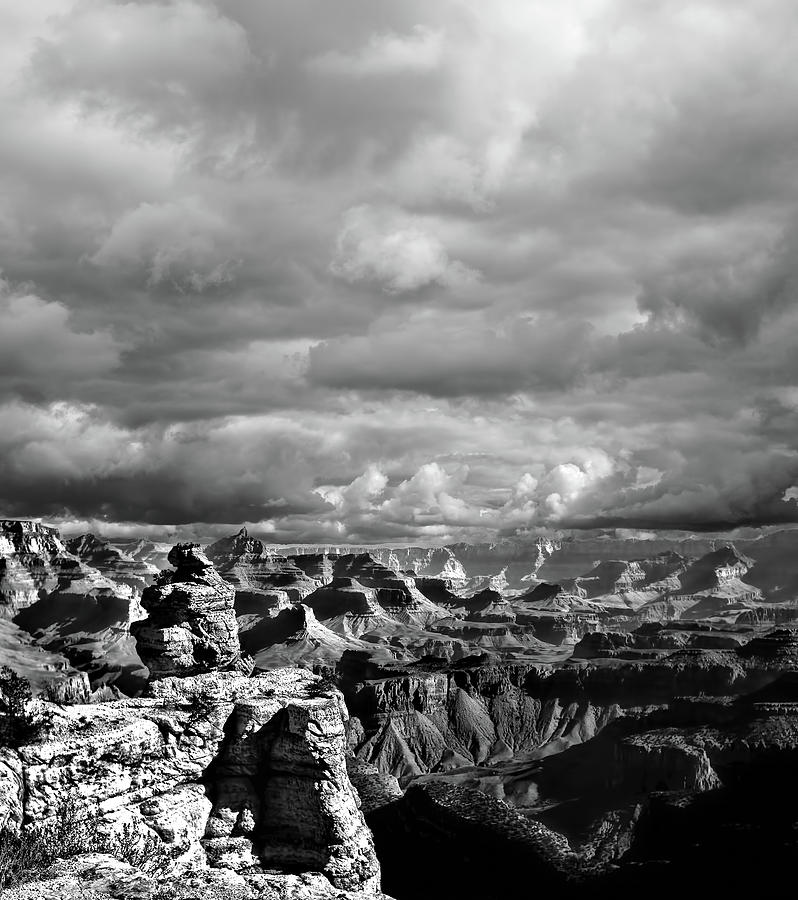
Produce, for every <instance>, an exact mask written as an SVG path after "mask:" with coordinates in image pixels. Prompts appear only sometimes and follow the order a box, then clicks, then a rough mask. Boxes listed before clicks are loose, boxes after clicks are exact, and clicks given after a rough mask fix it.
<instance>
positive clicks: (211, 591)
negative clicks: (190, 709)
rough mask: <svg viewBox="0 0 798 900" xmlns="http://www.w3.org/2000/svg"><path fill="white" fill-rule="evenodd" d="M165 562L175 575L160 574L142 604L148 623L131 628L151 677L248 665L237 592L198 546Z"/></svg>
mask: <svg viewBox="0 0 798 900" xmlns="http://www.w3.org/2000/svg"><path fill="white" fill-rule="evenodd" d="M169 562H170V563H171V564H172V565H173V566H174V567H175V571H174V572H164V573H162V574H161V576H160V577H159V578H158V580H157V582H156V583H155V584H154V585H152V586H150V587H149V588H147V589H146V590H145V591H144V594H143V596H142V598H141V605H142V606H143V607H144V609H145V610H147V612H148V613H149V616H148V618H147V619H144V620H141V621H138V622H134V623H133V625H132V626H131V632H132V634H133V635H134V636H135V638H136V645H137V649H138V653H139V656H140V657H141V659H142V661H143V662H144V664H145V665H146V666H147V667H148V669H149V670H150V677H151V678H164V677H167V676H170V675H180V676H187V675H195V674H198V673H201V672H209V671H214V670H218V669H229V668H235V667H236V666H239V665H246V663H242V657H241V645H240V643H239V639H238V623H237V622H236V616H235V609H234V603H235V590H234V589H233V588H232V587H231V586H230V585H229V584H227V582H226V581H224V580H223V579H222V578H221V576H220V575H219V574H218V573H217V572H216V570H215V569H214V568H213V564H212V563H211V561H210V560H209V559H208V558H207V556H205V554H204V553H203V552H202V551H201V550H200V548H199V547H198V546H197V545H196V544H176V545H175V546H174V547H173V548H172V550H171V551H170V553H169Z"/></svg>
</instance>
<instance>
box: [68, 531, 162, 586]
mask: <svg viewBox="0 0 798 900" xmlns="http://www.w3.org/2000/svg"><path fill="white" fill-rule="evenodd" d="M66 548H67V550H68V551H69V552H70V553H73V554H74V555H75V556H77V557H78V558H79V559H81V560H82V561H83V562H84V563H86V564H87V565H89V566H91V567H92V568H94V569H97V571H98V572H101V573H102V574H103V575H105V577H106V578H109V579H111V580H112V581H114V582H116V583H117V584H126V585H129V586H130V587H131V588H133V590H135V591H136V592H137V593H138V594H141V593H142V592H143V591H144V588H146V587H147V585H148V584H150V583H151V582H152V581H153V579H154V578H155V576H156V575H157V574H158V569H157V568H156V567H155V566H154V565H153V564H152V563H148V562H146V561H144V560H142V559H137V558H136V557H135V556H133V555H131V554H130V553H128V552H126V551H125V550H123V549H122V548H120V547H117V546H116V545H114V544H112V543H111V542H110V541H105V540H102V539H101V538H98V537H97V536H96V535H94V534H82V535H80V536H79V537H76V538H72V539H71V540H69V541H66Z"/></svg>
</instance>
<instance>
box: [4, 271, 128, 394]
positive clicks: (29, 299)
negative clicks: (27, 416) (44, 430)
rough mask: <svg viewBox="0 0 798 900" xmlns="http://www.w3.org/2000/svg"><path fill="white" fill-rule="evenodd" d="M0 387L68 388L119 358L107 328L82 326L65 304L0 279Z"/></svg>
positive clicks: (28, 391)
mask: <svg viewBox="0 0 798 900" xmlns="http://www.w3.org/2000/svg"><path fill="white" fill-rule="evenodd" d="M0 320H1V321H2V328H0V391H1V392H2V393H9V392H10V393H12V394H13V393H19V394H23V395H31V394H39V395H42V394H49V395H51V396H52V395H53V394H54V393H64V392H67V391H69V390H70V388H72V389H74V388H75V387H76V386H77V385H78V384H79V383H80V382H81V381H85V380H86V379H92V378H96V377H99V376H102V375H105V374H107V373H109V372H110V371H112V370H113V369H115V368H116V367H117V366H118V365H119V363H120V353H121V350H122V348H121V346H120V345H119V344H118V343H117V342H116V340H115V339H114V338H113V336H112V335H111V334H110V333H109V332H108V331H88V332H82V331H78V330H76V329H75V327H74V323H73V322H72V321H71V317H70V311H69V309H68V308H67V307H66V306H64V304H62V303H59V302H57V301H47V300H44V299H42V298H41V297H38V296H36V295H35V294H34V293H30V292H29V291H28V290H26V288H25V287H17V288H13V287H12V286H11V285H10V284H9V283H8V282H6V281H3V280H2V279H0Z"/></svg>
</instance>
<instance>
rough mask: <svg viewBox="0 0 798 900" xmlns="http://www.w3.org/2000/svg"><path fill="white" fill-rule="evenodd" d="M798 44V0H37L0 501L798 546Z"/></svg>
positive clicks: (380, 536) (139, 518) (398, 532)
mask: <svg viewBox="0 0 798 900" xmlns="http://www.w3.org/2000/svg"><path fill="white" fill-rule="evenodd" d="M796 47H798V23H797V22H796V19H795V16H794V11H793V9H792V7H791V5H790V4H789V2H788V0H751V2H750V3H747V4H745V5H740V4H738V5H736V6H735V8H734V9H730V7H729V4H728V3H722V2H721V0H694V2H690V3H661V4H646V3H641V4H630V3H622V2H620V0H574V2H573V3H568V4H552V3H545V2H543V0H531V2H528V3H521V2H519V0H496V2H495V3H491V4H485V3H481V4H480V3H477V2H472V0H441V2H439V3H435V4H430V3H424V2H421V0H406V2H403V3H395V4H386V3H381V4H366V5H364V4H362V3H356V2H353V0H341V2H340V3H339V4H336V7H335V11H334V12H333V11H332V9H331V7H330V4H329V3H324V2H322V0H301V2H297V3H292V4H274V3H272V4H269V3H260V4H258V3H253V4H246V3H238V2H227V0H224V2H222V0H143V2H137V3H118V2H116V0H69V2H59V3H56V2H52V0H41V2H37V3H35V4H17V6H16V7H15V8H14V9H13V10H10V11H9V13H8V14H7V15H6V16H5V18H4V23H3V28H2V29H0V74H2V78H0V116H2V120H3V122H4V126H5V127H4V128H3V129H2V131H1V132H0V192H2V196H3V198H4V202H3V204H2V209H0V266H2V269H3V272H4V274H5V277H6V278H7V279H8V283H7V284H4V286H3V288H2V291H0V316H2V326H0V370H1V371H0V486H1V487H0V506H2V508H3V510H4V511H6V512H7V513H8V514H14V515H26V514H28V515H45V516H54V517H58V516H61V517H63V518H64V519H65V520H68V521H70V522H73V523H75V522H90V521H93V520H98V521H101V522H117V523H126V524H125V525H124V527H125V528H134V527H135V523H137V522H138V523H145V524H146V523H149V524H150V525H152V526H153V527H157V528H158V529H160V531H161V533H174V532H173V531H172V532H170V531H169V530H170V529H174V527H176V526H177V525H179V526H180V527H181V528H186V529H189V530H190V531H191V533H196V534H199V533H203V532H204V533H217V531H216V530H217V529H219V528H221V527H222V526H223V524H225V523H226V524H229V525H231V526H234V525H235V524H237V523H238V522H240V521H248V522H251V523H257V524H258V527H259V528H261V529H263V531H264V532H265V533H268V534H269V535H271V536H273V538H274V539H275V540H281V539H286V540H291V541H311V540H322V541H323V540H330V541H335V542H344V541H370V540H386V541H392V540H401V541H416V540H423V541H427V542H438V541H444V540H456V539H474V538H486V539H491V538H493V537H495V536H496V535H502V534H513V533H515V532H516V531H518V530H519V529H521V530H527V531H530V532H534V531H535V530H536V529H546V528H570V527H583V528H587V527H592V526H594V525H605V524H608V525H610V526H612V527H620V528H625V529H630V530H643V531H649V530H651V529H656V528H660V527H668V528H670V527H678V526H685V527H689V528H705V527H715V526H718V527H720V526H723V525H724V524H735V523H736V524H739V523H753V524H755V523H758V522H784V521H796V520H798V505H796V503H795V502H794V497H793V493H794V488H795V485H796V484H798V466H797V465H796V456H797V455H798V451H796V448H795V434H796V433H797V429H798V402H796V398H795V385H796V384H797V383H798V362H796V356H795V346H796V341H798V303H796V296H798V291H797V290H796V287H797V286H798V281H796V275H798V264H796V258H798V257H796V252H795V250H796V235H798V226H796V218H795V209H796V204H798V181H796V179H795V177H794V176H795V154H794V149H793V148H794V146H795V141H796V138H797V137H798V124H796V123H798V115H796V113H798V100H797V99H796V98H798V70H796V68H795V66H794V65H793V59H794V56H795V49H796ZM119 527H122V525H120V526H119ZM192 529H193V530H192Z"/></svg>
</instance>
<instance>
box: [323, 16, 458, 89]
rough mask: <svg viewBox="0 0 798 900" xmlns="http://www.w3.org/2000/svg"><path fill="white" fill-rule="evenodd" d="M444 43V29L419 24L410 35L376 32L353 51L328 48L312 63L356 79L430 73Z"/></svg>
mask: <svg viewBox="0 0 798 900" xmlns="http://www.w3.org/2000/svg"><path fill="white" fill-rule="evenodd" d="M443 46H444V38H443V34H442V32H441V31H439V30H437V29H434V28H428V27H425V26H423V25H416V26H415V27H414V28H413V30H412V31H411V32H410V33H409V34H404V35H403V34H396V33H394V32H386V33H383V34H373V35H372V36H371V37H370V38H369V41H368V43H367V44H366V45H365V46H363V47H361V48H359V49H358V50H356V51H354V52H351V53H343V52H341V51H338V50H329V51H327V52H326V53H324V54H322V55H321V56H317V57H316V58H314V59H312V60H311V61H310V66H311V68H313V69H315V70H317V71H318V72H320V73H323V74H328V75H341V76H348V77H355V78H363V77H369V76H375V75H376V76H380V75H397V74H407V73H413V72H428V71H429V70H431V69H435V68H436V67H437V66H438V65H439V64H440V62H441V58H442V55H443Z"/></svg>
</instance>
